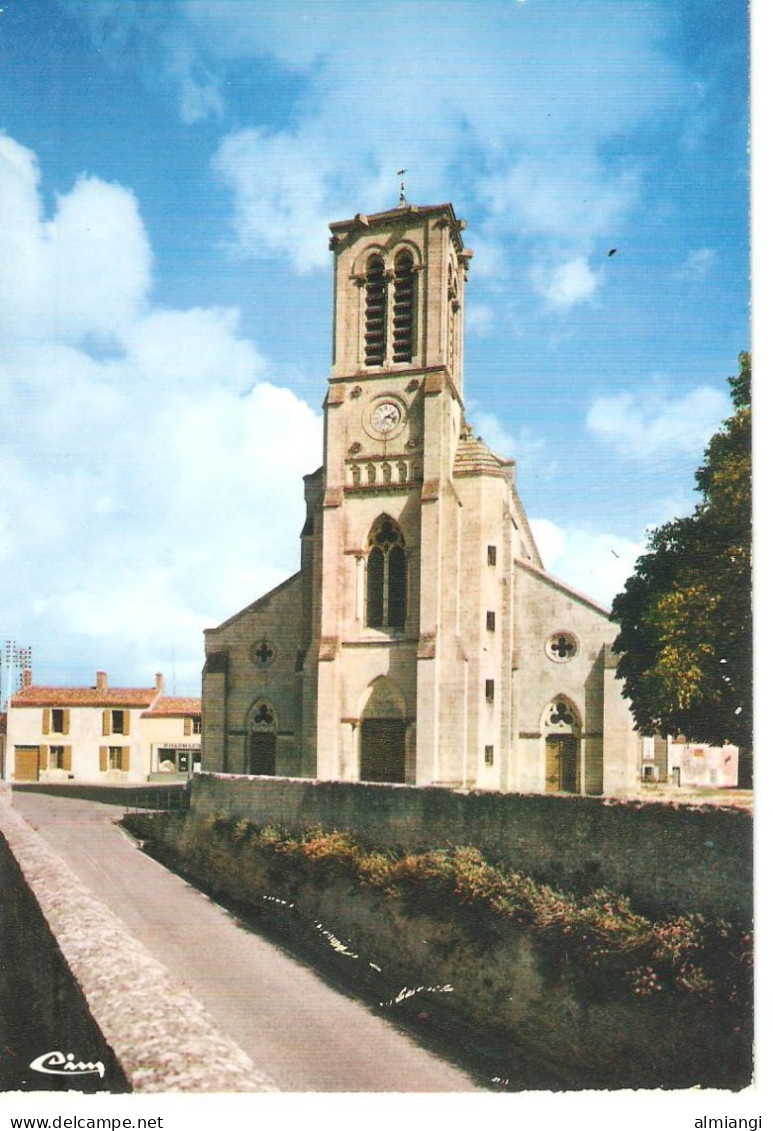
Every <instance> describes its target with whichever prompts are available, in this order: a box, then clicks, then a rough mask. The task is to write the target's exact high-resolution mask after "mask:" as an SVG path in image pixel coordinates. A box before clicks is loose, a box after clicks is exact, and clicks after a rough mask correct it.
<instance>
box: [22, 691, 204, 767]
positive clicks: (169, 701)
mask: <svg viewBox="0 0 773 1131" xmlns="http://www.w3.org/2000/svg"><path fill="white" fill-rule="evenodd" d="M163 692H164V679H163V676H162V674H161V673H160V672H159V673H157V674H156V677H155V682H154V684H153V686H152V687H111V686H110V685H109V683H108V678H107V673H106V672H104V671H98V672H97V673H96V682H95V683H94V685H93V686H92V687H48V686H41V685H37V684H33V683H32V677H31V673H30V672H29V671H25V672H23V673H22V686H21V688H20V689H19V690H18V691H17V692H16V693H15V694H14V695H12V696H11V698H10V699H9V701H8V712H7V736H6V737H7V750H6V759H5V770H4V778H5V779H6V780H7V781H11V782H35V781H44V782H67V781H73V782H90V783H99V784H105V785H106V784H128V783H131V782H137V783H139V782H146V781H148V780H149V778H150V777H151V775H152V774H154V772H156V771H159V767H160V766H163V765H164V763H166V766H165V767H164V769H162V770H161V772H162V773H164V772H165V773H167V774H168V773H172V774H175V775H176V774H178V772H182V773H184V776H187V773H188V771H189V770H191V769H192V768H193V766H194V764H195V763H196V762H197V761H198V760H199V750H200V745H201V737H200V735H201V702H200V700H198V699H179V698H176V697H166V696H164V693H163ZM183 767H185V769H184V770H183V769H182V768H183Z"/></svg>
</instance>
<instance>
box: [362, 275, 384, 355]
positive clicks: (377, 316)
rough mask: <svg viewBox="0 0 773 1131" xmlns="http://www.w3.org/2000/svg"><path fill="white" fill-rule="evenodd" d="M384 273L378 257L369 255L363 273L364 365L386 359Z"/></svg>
mask: <svg viewBox="0 0 773 1131" xmlns="http://www.w3.org/2000/svg"><path fill="white" fill-rule="evenodd" d="M386 300H387V290H386V272H385V270H384V260H383V259H382V258H381V256H380V255H371V257H370V259H369V260H368V265H367V269H366V272H365V364H366V365H383V364H384V359H385V357H386Z"/></svg>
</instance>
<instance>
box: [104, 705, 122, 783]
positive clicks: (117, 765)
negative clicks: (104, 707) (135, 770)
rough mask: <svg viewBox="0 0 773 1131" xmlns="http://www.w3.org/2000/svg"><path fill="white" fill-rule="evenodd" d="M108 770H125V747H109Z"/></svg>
mask: <svg viewBox="0 0 773 1131" xmlns="http://www.w3.org/2000/svg"><path fill="white" fill-rule="evenodd" d="M114 713H115V712H114ZM107 768H108V769H109V770H122V769H123V746H109V747H108V750H107Z"/></svg>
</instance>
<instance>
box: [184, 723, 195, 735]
mask: <svg viewBox="0 0 773 1131" xmlns="http://www.w3.org/2000/svg"><path fill="white" fill-rule="evenodd" d="M183 722H184V726H183V733H184V734H186V735H188V734H190V733H191V731H192V730H193V719H184V720H183Z"/></svg>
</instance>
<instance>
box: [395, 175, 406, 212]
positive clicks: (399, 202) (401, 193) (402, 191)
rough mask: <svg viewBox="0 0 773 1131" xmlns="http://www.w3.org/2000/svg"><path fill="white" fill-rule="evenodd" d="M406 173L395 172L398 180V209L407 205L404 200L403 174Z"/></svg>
mask: <svg viewBox="0 0 773 1131" xmlns="http://www.w3.org/2000/svg"><path fill="white" fill-rule="evenodd" d="M407 172H408V170H407V169H398V170H397V175H398V177H399V178H400V200H399V201H398V204H399V207H400V208H405V206H406V204H407V203H408V202H407V201H406V199H405V174H406V173H407Z"/></svg>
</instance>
